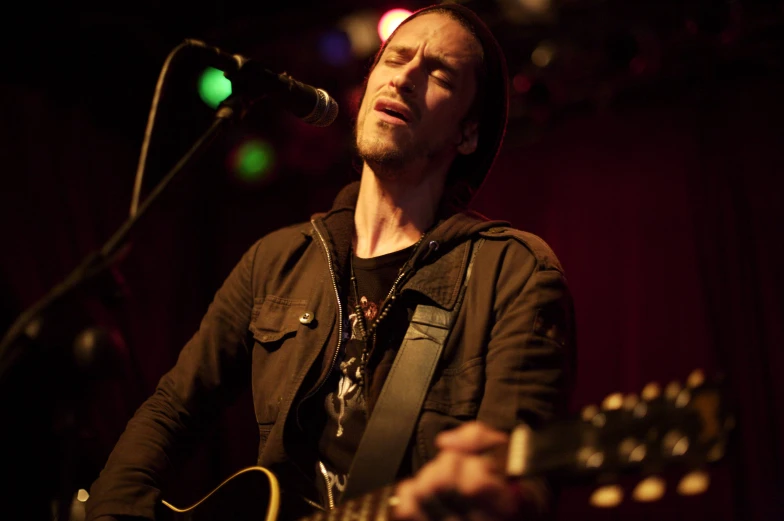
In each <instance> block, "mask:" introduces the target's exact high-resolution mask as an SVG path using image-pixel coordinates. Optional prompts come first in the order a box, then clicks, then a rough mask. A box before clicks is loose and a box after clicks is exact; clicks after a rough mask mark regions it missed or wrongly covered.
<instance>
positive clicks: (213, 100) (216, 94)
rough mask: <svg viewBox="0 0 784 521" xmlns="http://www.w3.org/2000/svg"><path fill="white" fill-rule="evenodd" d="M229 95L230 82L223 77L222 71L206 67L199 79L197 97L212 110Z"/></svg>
mask: <svg viewBox="0 0 784 521" xmlns="http://www.w3.org/2000/svg"><path fill="white" fill-rule="evenodd" d="M230 95H231V81H229V79H228V78H226V77H225V76H224V75H223V71H221V70H219V69H216V68H214V67H207V68H206V69H204V72H202V73H201V76H200V77H199V96H200V97H201V99H202V101H204V103H206V104H207V105H209V106H210V107H212V108H214V109H215V108H218V105H220V103H221V102H222V101H223V100H225V99H226V98H228V97H229V96H230Z"/></svg>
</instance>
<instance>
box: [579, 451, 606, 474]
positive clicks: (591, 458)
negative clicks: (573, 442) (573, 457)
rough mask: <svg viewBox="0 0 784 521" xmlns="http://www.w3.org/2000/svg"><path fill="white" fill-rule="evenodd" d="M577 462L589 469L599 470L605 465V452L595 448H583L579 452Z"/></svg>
mask: <svg viewBox="0 0 784 521" xmlns="http://www.w3.org/2000/svg"><path fill="white" fill-rule="evenodd" d="M577 461H578V462H579V463H580V464H581V465H582V466H584V467H585V468H587V469H598V468H599V467H601V466H602V464H603V463H604V452H602V451H600V450H596V449H594V448H593V447H583V448H582V449H580V450H579V451H577Z"/></svg>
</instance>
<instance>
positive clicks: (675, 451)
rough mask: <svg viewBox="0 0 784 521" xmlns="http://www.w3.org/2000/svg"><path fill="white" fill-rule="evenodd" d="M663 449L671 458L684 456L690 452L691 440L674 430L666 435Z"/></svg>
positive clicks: (663, 440)
mask: <svg viewBox="0 0 784 521" xmlns="http://www.w3.org/2000/svg"><path fill="white" fill-rule="evenodd" d="M662 449H663V450H664V453H665V454H667V455H669V456H676V457H677V456H683V455H684V454H686V451H688V450H689V438H688V437H687V436H684V435H683V433H681V432H679V431H677V430H675V429H673V430H671V431H669V432H668V433H667V434H665V435H664V438H663V439H662Z"/></svg>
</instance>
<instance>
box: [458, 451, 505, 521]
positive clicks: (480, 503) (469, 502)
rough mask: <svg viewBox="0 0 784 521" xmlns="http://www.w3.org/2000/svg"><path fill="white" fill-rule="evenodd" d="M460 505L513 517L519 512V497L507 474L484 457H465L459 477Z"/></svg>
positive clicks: (472, 509)
mask: <svg viewBox="0 0 784 521" xmlns="http://www.w3.org/2000/svg"><path fill="white" fill-rule="evenodd" d="M456 483H457V487H456V492H457V496H459V497H460V498H461V499H460V500H459V501H458V502H457V503H456V504H457V505H459V506H462V507H463V508H466V506H468V507H469V509H470V510H471V511H478V512H484V513H487V514H488V515H490V516H491V517H494V518H496V519H498V518H501V519H503V518H509V517H511V516H513V515H514V514H515V513H516V512H517V510H518V504H517V503H518V502H517V496H516V495H515V494H514V491H513V489H512V488H511V487H510V486H509V484H508V483H507V481H506V479H505V478H504V476H503V475H501V474H499V473H498V470H497V469H496V468H495V466H494V465H493V464H492V462H490V461H488V460H487V459H486V458H482V457H476V456H474V457H466V458H463V460H462V462H461V465H460V467H459V476H457V478H456Z"/></svg>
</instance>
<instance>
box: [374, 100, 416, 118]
mask: <svg viewBox="0 0 784 521" xmlns="http://www.w3.org/2000/svg"><path fill="white" fill-rule="evenodd" d="M373 109H374V110H375V111H376V112H377V113H378V114H379V116H380V117H381V119H382V120H384V121H387V122H390V123H393V124H395V123H396V124H407V123H410V122H411V120H412V119H413V115H412V114H411V110H409V108H408V107H406V106H405V105H403V104H402V103H398V102H395V101H392V100H387V99H380V100H378V101H377V102H376V104H375V106H374V107H373Z"/></svg>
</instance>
